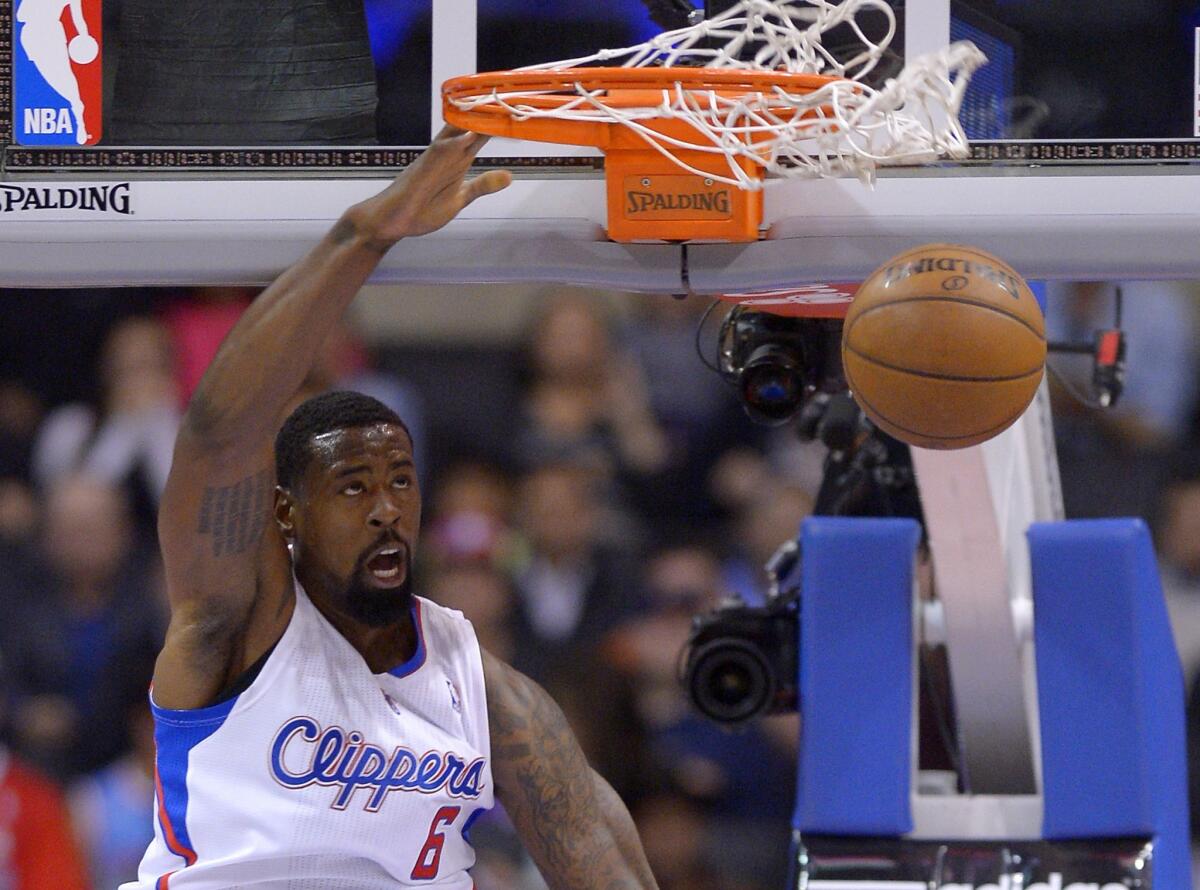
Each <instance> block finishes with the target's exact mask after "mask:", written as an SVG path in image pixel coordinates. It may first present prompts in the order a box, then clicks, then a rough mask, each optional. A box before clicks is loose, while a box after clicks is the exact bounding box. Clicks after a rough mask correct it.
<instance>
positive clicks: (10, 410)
mask: <svg viewBox="0 0 1200 890" xmlns="http://www.w3.org/2000/svg"><path fill="white" fill-rule="evenodd" d="M41 422H42V402H41V400H40V399H39V398H38V397H37V395H36V394H35V393H34V392H33V391H32V390H30V389H28V388H27V387H26V386H24V385H23V384H21V383H18V382H17V381H15V380H0V477H5V478H7V477H14V478H18V479H21V480H23V481H28V480H29V479H30V461H31V459H32V456H33V442H34V438H35V437H36V436H37V429H38V426H39V425H40V424H41Z"/></svg>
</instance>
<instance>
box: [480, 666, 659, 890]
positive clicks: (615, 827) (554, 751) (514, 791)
mask: <svg viewBox="0 0 1200 890" xmlns="http://www.w3.org/2000/svg"><path fill="white" fill-rule="evenodd" d="M483 675H484V682H485V683H486V686H487V700H488V722H489V730H490V734H491V742H492V777H493V779H494V780H495V782H496V796H497V797H498V798H499V800H500V802H501V803H502V804H504V810H505V812H507V813H508V815H509V816H510V817H511V818H512V820H513V824H514V825H515V826H516V828H517V833H518V834H519V835H520V836H521V840H522V842H523V843H524V844H525V847H526V849H528V850H529V854H530V855H531V856H532V857H533V860H534V862H536V863H537V866H538V868H539V869H540V870H541V872H542V877H544V878H545V879H546V883H547V884H548V885H549V886H550V888H551V890H651V888H656V887H657V885H656V884H655V882H654V877H653V876H652V875H651V874H650V866H649V865H648V864H647V862H646V854H645V853H644V852H643V851H642V845H641V842H640V841H639V840H638V836H637V831H636V829H635V828H634V825H633V820H632V818H630V816H629V811H628V810H627V809H626V808H625V805H624V804H623V803H622V802H621V799H620V798H619V797H618V796H617V795H616V793H615V792H614V791H613V790H612V788H611V787H609V785H608V783H607V782H605V781H604V780H603V779H602V778H600V776H599V775H597V774H596V773H595V772H593V771H592V768H591V767H590V766H588V763H587V760H586V759H585V758H584V756H583V751H581V750H580V748H579V743H578V742H577V741H576V740H575V736H574V734H573V733H572V732H571V728H570V727H569V726H568V725H567V720H566V717H564V716H563V713H562V711H561V710H560V709H559V707H558V705H556V704H555V703H554V700H553V699H551V698H550V696H549V695H547V694H546V692H545V690H543V689H542V688H541V687H540V686H538V685H537V684H536V683H534V682H533V681H532V680H530V679H529V678H528V677H525V676H524V675H522V674H520V673H518V672H517V671H515V670H513V669H512V668H510V667H508V666H507V665H505V664H504V663H503V662H501V661H499V660H498V659H496V658H494V657H492V656H491V655H489V654H488V653H486V652H485V653H484V656H483Z"/></svg>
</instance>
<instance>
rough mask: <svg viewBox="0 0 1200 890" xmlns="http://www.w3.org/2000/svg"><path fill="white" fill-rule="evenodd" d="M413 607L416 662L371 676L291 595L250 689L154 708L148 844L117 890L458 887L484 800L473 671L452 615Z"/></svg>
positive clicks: (475, 665)
mask: <svg viewBox="0 0 1200 890" xmlns="http://www.w3.org/2000/svg"><path fill="white" fill-rule="evenodd" d="M413 611H414V618H415V623H416V627H417V636H418V646H417V651H416V654H415V655H414V656H413V657H412V658H411V659H410V660H409V661H408V662H407V663H405V664H403V665H401V666H400V667H398V668H394V669H393V670H391V671H389V672H387V673H384V674H373V673H372V672H371V670H370V668H369V667H367V664H366V662H365V661H363V658H362V656H361V655H360V654H359V653H358V652H357V651H356V650H355V649H354V648H353V647H352V646H351V645H350V643H349V642H347V640H346V639H345V638H344V637H343V636H342V635H341V634H340V633H338V631H337V630H335V629H334V627H333V626H332V625H331V624H330V623H329V622H328V621H326V620H325V618H324V616H322V615H321V613H320V612H318V611H317V609H316V607H315V606H314V605H313V604H312V602H311V601H310V600H309V599H308V597H307V596H306V595H305V594H304V592H303V591H302V590H300V589H299V585H297V591H296V608H295V612H294V613H293V615H292V619H291V621H290V623H289V624H288V627H287V630H286V631H285V632H284V634H283V636H282V637H281V638H280V640H279V643H278V644H277V645H276V647H275V649H274V651H273V652H272V653H271V655H270V657H269V658H268V659H267V661H266V663H265V664H264V666H263V668H262V670H261V672H260V673H259V675H258V677H257V678H255V680H254V682H253V683H252V684H251V685H250V686H249V688H247V689H246V690H245V691H244V692H242V693H241V694H240V695H238V696H237V697H235V698H233V699H231V700H229V701H225V702H222V703H220V704H217V705H213V706H212V707H208V708H201V709H198V710H194V711H171V710H166V709H164V708H159V707H157V706H154V707H153V710H154V719H155V741H156V743H157V747H158V754H157V775H156V777H155V784H156V794H155V797H156V800H155V804H156V807H155V825H154V840H153V842H152V843H151V845H150V848H149V850H147V851H146V855H145V857H144V858H143V860H142V863H141V867H140V868H139V870H138V881H137V883H132V884H126V885H124V887H123V888H122V890H151V888H153V890H176V888H178V890H192V888H195V890H201V888H203V890H217V888H229V887H252V888H259V890H267V888H271V890H274V888H280V890H282V888H289V890H291V888H294V890H319V888H331V890H332V888H337V890H352V888H354V890H373V888H383V887H388V888H395V887H397V886H400V887H408V886H413V887H415V886H426V887H437V888H447V890H470V888H471V887H472V881H471V877H470V875H469V874H468V873H467V869H468V868H470V867H471V866H472V865H473V864H474V862H475V854H474V851H473V850H472V849H471V846H470V844H469V842H468V839H467V838H468V830H469V828H470V826H471V822H472V821H473V820H474V819H475V817H476V816H478V815H479V814H480V813H482V812H484V811H486V810H488V809H490V808H491V807H492V803H493V798H492V773H491V765H490V758H491V749H490V745H489V741H488V724H487V704H486V700H485V698H484V683H483V663H482V660H481V657H480V653H479V644H478V643H477V641H476V639H475V632H474V630H473V629H472V627H471V624H470V622H469V621H467V620H466V619H465V618H464V617H463V616H462V615H461V614H460V613H458V612H455V611H452V610H450V609H446V608H443V607H441V606H438V605H436V604H434V603H431V602H429V601H428V600H424V599H420V598H416V599H415V600H414V606H413ZM152 705H153V703H152Z"/></svg>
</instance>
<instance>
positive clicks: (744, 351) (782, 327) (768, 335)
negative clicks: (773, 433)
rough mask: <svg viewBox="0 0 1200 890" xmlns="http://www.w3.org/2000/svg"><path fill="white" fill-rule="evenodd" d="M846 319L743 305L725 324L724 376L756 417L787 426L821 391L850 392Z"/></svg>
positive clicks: (722, 339)
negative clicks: (778, 312)
mask: <svg viewBox="0 0 1200 890" xmlns="http://www.w3.org/2000/svg"><path fill="white" fill-rule="evenodd" d="M841 343H842V321H841V319H832V318H791V317H786V316H782V315H775V314H773V313H770V312H758V311H754V310H751V309H747V308H746V307H744V306H738V307H736V308H735V309H733V311H731V312H730V313H729V315H728V316H727V317H726V319H725V322H724V323H723V324H722V326H721V334H720V371H721V375H722V376H723V377H724V378H725V379H726V380H728V381H730V382H731V383H733V384H734V385H735V386H736V387H737V388H738V394H739V396H740V397H741V402H742V406H743V407H744V408H745V409H746V413H747V414H749V415H750V417H751V419H752V420H754V421H756V422H758V423H762V424H767V425H771V426H777V425H779V424H782V423H786V422H787V421H788V420H790V419H791V418H792V417H794V416H795V415H796V413H797V412H798V411H799V410H800V408H801V406H802V405H803V404H804V402H805V401H806V400H807V399H808V398H809V397H810V396H812V395H813V394H814V393H816V392H820V391H823V392H837V391H840V390H844V389H845V388H846V383H845V377H844V374H843V371H842V358H841Z"/></svg>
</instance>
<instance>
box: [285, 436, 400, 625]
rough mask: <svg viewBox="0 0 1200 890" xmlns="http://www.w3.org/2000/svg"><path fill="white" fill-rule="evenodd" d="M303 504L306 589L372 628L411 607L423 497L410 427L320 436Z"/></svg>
mask: <svg viewBox="0 0 1200 890" xmlns="http://www.w3.org/2000/svg"><path fill="white" fill-rule="evenodd" d="M309 447H310V448H311V449H312V451H313V459H312V460H311V461H310V462H309V465H308V467H307V469H306V470H305V474H304V481H303V497H302V498H301V500H300V501H299V503H297V505H296V513H295V519H296V521H295V538H294V541H295V558H296V563H297V568H298V571H299V570H301V569H302V571H299V573H300V574H302V575H303V576H304V578H305V583H306V586H307V585H309V584H314V583H315V584H317V585H319V587H320V590H317V591H310V592H311V593H315V594H317V595H319V596H322V597H324V598H326V599H327V601H328V604H329V605H330V606H332V607H333V608H336V609H338V610H339V611H341V612H343V613H344V614H345V615H346V616H347V617H350V618H353V619H355V620H356V621H359V622H361V623H363V624H367V625H370V626H372V627H383V626H386V625H388V624H392V623H393V622H395V621H398V620H400V619H401V618H402V617H403V616H404V615H405V614H406V613H407V611H408V609H409V606H410V603H411V586H412V556H413V551H414V549H415V547H416V543H417V531H418V528H419V526H420V523H421V493H420V490H419V489H418V487H417V475H416V469H415V467H414V466H413V455H412V443H411V442H410V441H409V438H408V435H407V434H406V433H405V432H404V429H403V427H400V426H396V425H395V424H389V423H381V424H375V425H372V426H367V427H359V428H354V429H345V430H337V431H335V432H332V433H327V434H325V435H322V436H316V437H314V438H313V440H312V441H311V443H310V445H309Z"/></svg>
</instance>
